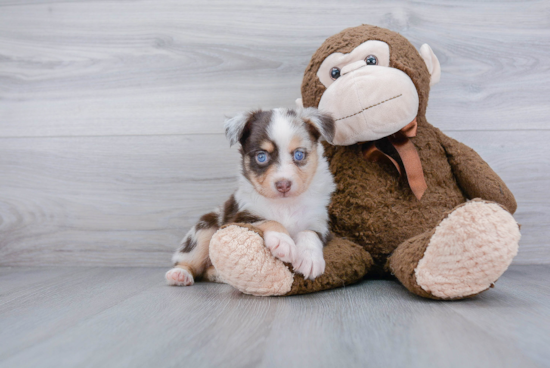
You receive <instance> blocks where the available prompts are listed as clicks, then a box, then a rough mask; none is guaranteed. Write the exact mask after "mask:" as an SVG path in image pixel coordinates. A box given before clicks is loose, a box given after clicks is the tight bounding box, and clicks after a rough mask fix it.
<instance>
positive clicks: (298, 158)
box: [294, 150, 306, 161]
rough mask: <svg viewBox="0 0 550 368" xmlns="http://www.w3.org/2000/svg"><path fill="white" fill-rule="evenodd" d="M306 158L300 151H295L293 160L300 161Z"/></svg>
mask: <svg viewBox="0 0 550 368" xmlns="http://www.w3.org/2000/svg"><path fill="white" fill-rule="evenodd" d="M305 157H306V154H305V152H304V151H302V150H296V151H294V160H296V161H302V160H303V159H304V158H305Z"/></svg>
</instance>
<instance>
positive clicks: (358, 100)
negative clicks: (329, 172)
mask: <svg viewBox="0 0 550 368" xmlns="http://www.w3.org/2000/svg"><path fill="white" fill-rule="evenodd" d="M418 103H419V102H418V93H417V91H416V88H415V86H414V84H413V82H412V80H411V79H410V78H409V76H408V75H407V74H405V73H404V72H402V71H401V70H399V69H395V68H389V67H384V66H375V65H368V66H367V65H366V63H365V61H363V60H360V61H357V62H354V63H352V64H349V65H346V66H345V67H344V68H342V71H341V76H340V78H338V79H337V80H336V81H335V82H334V83H332V84H331V85H330V86H329V87H328V88H327V90H326V91H325V93H324V94H323V96H322V97H321V101H320V102H319V109H320V110H322V111H325V112H328V113H330V114H332V116H333V117H334V119H335V135H334V139H333V141H332V142H330V143H332V144H335V145H340V146H348V145H351V144H354V143H357V142H365V141H374V140H377V139H380V138H384V137H387V136H389V135H391V134H394V133H396V132H398V131H399V130H401V129H402V128H403V127H405V126H406V125H407V124H409V123H410V122H411V121H412V120H413V119H414V118H415V117H416V115H417V113H418Z"/></svg>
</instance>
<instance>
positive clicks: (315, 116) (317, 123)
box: [298, 107, 334, 144]
mask: <svg viewBox="0 0 550 368" xmlns="http://www.w3.org/2000/svg"><path fill="white" fill-rule="evenodd" d="M298 115H299V116H300V117H301V118H302V119H303V120H304V121H305V122H306V123H308V124H311V125H312V126H313V128H314V129H317V131H318V132H319V134H321V136H322V137H323V138H324V139H325V140H326V141H327V142H328V143H331V144H332V140H333V139H334V119H333V118H332V116H330V115H329V114H326V113H323V112H321V111H319V110H317V109H316V108H314V107H308V108H305V109H301V110H299V111H298Z"/></svg>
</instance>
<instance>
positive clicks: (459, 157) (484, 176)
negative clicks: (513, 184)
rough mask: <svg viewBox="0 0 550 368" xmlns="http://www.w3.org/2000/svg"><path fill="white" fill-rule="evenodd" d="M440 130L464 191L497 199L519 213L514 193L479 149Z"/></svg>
mask: <svg viewBox="0 0 550 368" xmlns="http://www.w3.org/2000/svg"><path fill="white" fill-rule="evenodd" d="M437 132H438V135H439V141H440V143H441V145H442V146H443V148H444V149H445V152H446V153H447V160H448V161H449V164H450V165H451V168H452V170H453V174H454V176H455V177H456V180H457V182H458V185H459V186H460V188H461V189H462V191H463V192H464V194H466V196H467V197H468V198H469V199H473V198H482V199H485V200H489V201H494V202H497V203H499V204H501V205H503V206H504V207H506V208H507V209H508V211H510V213H512V214H513V213H514V212H516V209H517V203H516V199H515V198H514V195H513V194H512V192H511V191H510V189H508V187H507V186H506V184H504V181H502V179H501V178H500V177H499V176H498V175H497V174H496V173H495V172H494V171H493V169H491V168H490V167H489V165H488V164H487V163H486V162H485V161H484V160H483V159H482V158H481V157H480V156H479V155H478V154H477V152H476V151H474V150H473V149H471V148H470V147H468V146H466V145H465V144H463V143H460V142H458V141H456V140H454V139H452V138H450V137H448V136H446V135H445V134H443V133H442V132H441V131H440V130H439V129H437Z"/></svg>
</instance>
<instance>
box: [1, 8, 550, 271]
mask: <svg viewBox="0 0 550 368" xmlns="http://www.w3.org/2000/svg"><path fill="white" fill-rule="evenodd" d="M549 11H550V5H549V2H548V1H506V2H504V1H487V2H485V1H479V0H475V1H458V0H455V1H444V2H441V1H429V0H428V1H419V2H406V1H384V2H378V1H365V0H360V1H350V0H341V1H337V2H335V1H319V2H312V1H303V2H302V1H296V0H293V1H288V0H285V1H277V2H273V1H257V0H246V1H244V0H242V1H234V0H232V1H223V0H220V1H189V0H186V1H182V0H174V1H167V0H149V1H122V0H118V1H99V0H98V1H75V2H71V1H63V2H59V1H41V2H36V1H31V0H25V1H9V0H6V1H0V265H2V266H7V265H20V266H22V265H26V266H32V265H109V266H113V265H115V266H116V265H127V266H140V265H146V266H157V265H168V264H169V258H170V254H171V253H172V251H173V250H174V249H175V247H176V246H177V244H178V243H179V240H180V239H181V237H182V236H183V234H184V233H185V232H186V230H187V228H188V227H189V226H191V225H192V224H193V222H194V221H195V220H196V219H197V218H198V216H199V215H200V214H202V213H203V212H205V211H207V210H210V209H211V208H212V207H214V206H216V205H218V204H219V203H220V202H221V201H223V200H224V199H225V198H226V197H227V196H228V194H229V193H231V192H232V191H233V189H234V188H235V183H236V182H235V179H234V175H235V173H236V168H237V154H236V152H235V151H234V150H230V149H229V148H228V144H227V142H226V141H225V138H224V136H223V134H222V122H223V119H224V116H226V115H232V114H235V113H237V112H239V111H241V110H245V109H248V108H255V107H264V108H271V107H278V106H293V103H294V100H295V98H297V97H299V88H300V83H301V78H302V73H303V71H304V69H305V66H306V65H307V63H308V61H309V58H310V56H311V55H312V53H313V52H314V51H315V50H316V48H317V47H318V46H319V45H320V44H321V43H322V42H323V40H324V39H325V38H326V37H328V36H330V35H332V34H334V33H337V32H339V31H340V30H342V29H344V28H346V27H351V26H355V25H359V24H362V23H370V24H375V25H379V26H382V27H387V28H390V29H392V30H395V31H398V32H400V33H402V34H403V35H405V36H406V37H408V38H409V39H410V40H411V42H412V43H413V44H414V45H416V46H417V47H420V45H421V44H422V43H428V44H430V45H431V47H432V48H433V50H434V51H435V53H436V55H437V56H438V57H439V60H440V61H441V66H442V78H441V82H440V83H439V84H438V85H436V86H435V87H434V88H433V89H432V94H431V99H430V106H429V110H428V111H429V112H428V119H429V121H430V122H431V123H432V124H434V125H436V126H438V127H440V128H442V129H443V130H444V131H445V132H446V133H447V134H449V135H450V136H452V137H455V138H457V139H459V140H461V141H463V142H464V143H466V144H468V145H470V146H472V147H473V148H475V149H476V150H477V151H478V152H479V153H480V154H481V155H482V157H484V158H485V159H486V160H487V161H488V162H489V164H491V165H492V166H493V167H494V169H495V170H496V171H497V172H498V173H499V174H500V175H501V176H502V177H503V178H504V179H505V181H506V182H507V183H508V185H509V186H510V188H511V189H512V190H513V192H514V193H515V194H516V196H517V199H518V202H519V209H518V212H517V215H516V218H517V220H518V221H519V222H520V223H522V225H523V227H522V232H523V238H522V241H521V251H520V254H519V255H518V257H517V258H516V260H515V262H516V263H518V264H519V263H523V264H526V263H550V247H549V244H548V243H549V242H548V239H549V238H550V226H549V225H550V215H549V214H548V208H549V206H550V194H548V189H549V188H550V159H549V158H548V157H549V156H550V146H549V144H548V142H550V131H549V127H550V125H549V123H548V120H549V119H550V105H549V101H550V100H549V97H548V96H549V95H550V93H549V92H550V73H549V69H550V68H549V64H548V60H549V58H550V24H549V17H548V14H549Z"/></svg>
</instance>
